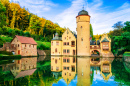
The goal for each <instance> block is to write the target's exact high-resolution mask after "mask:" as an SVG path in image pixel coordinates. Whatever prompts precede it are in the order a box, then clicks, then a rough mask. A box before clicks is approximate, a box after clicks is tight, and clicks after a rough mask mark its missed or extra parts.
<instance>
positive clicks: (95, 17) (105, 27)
mask: <svg viewBox="0 0 130 86" xmlns="http://www.w3.org/2000/svg"><path fill="white" fill-rule="evenodd" d="M85 1H86V0H74V1H72V5H71V6H70V7H69V8H68V9H66V10H64V11H63V12H62V13H60V14H59V15H57V16H56V17H55V19H54V21H55V22H57V23H59V25H61V26H62V27H64V26H66V27H69V28H70V30H72V31H76V18H75V17H76V16H77V14H78V12H79V11H80V10H81V9H82V6H83V4H84V5H85V6H86V5H87V3H85ZM102 5H103V1H102V0H94V1H93V2H92V3H88V5H87V8H86V10H87V11H88V13H89V15H90V16H91V20H90V23H91V24H92V27H93V31H94V32H93V33H94V34H102V33H106V32H109V31H110V30H113V28H112V26H113V25H114V24H115V23H116V22H118V21H124V22H125V21H128V20H130V15H129V14H130V4H129V3H127V2H126V3H124V4H123V5H122V6H121V7H119V8H117V10H116V11H114V12H106V11H105V9H106V8H109V7H101V6H102Z"/></svg>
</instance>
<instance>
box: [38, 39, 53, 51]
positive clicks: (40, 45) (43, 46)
mask: <svg viewBox="0 0 130 86" xmlns="http://www.w3.org/2000/svg"><path fill="white" fill-rule="evenodd" d="M36 42H37V44H38V45H37V49H40V50H50V47H51V43H50V42H40V41H36Z"/></svg>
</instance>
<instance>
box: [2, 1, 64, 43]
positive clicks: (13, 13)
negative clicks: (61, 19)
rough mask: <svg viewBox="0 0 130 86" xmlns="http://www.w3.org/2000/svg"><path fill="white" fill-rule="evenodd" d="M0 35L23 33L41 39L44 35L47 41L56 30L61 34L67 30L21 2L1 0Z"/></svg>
mask: <svg viewBox="0 0 130 86" xmlns="http://www.w3.org/2000/svg"><path fill="white" fill-rule="evenodd" d="M0 19H1V20H0V35H9V36H11V37H14V36H15V35H22V36H28V37H33V38H34V39H35V40H39V39H41V38H42V37H44V39H46V41H50V40H49V39H52V37H53V34H54V33H55V32H58V33H59V36H61V34H62V33H63V32H64V31H65V29H66V27H64V28H62V27H60V26H59V25H58V24H57V23H53V22H52V21H50V20H46V19H45V18H43V17H42V18H41V17H39V16H37V15H35V14H33V13H30V12H29V10H28V9H27V8H25V7H23V8H22V7H20V5H19V3H14V2H9V0H0Z"/></svg>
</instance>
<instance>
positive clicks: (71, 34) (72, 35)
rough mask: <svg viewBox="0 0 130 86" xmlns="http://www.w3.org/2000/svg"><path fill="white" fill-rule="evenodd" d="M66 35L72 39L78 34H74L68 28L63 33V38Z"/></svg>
mask: <svg viewBox="0 0 130 86" xmlns="http://www.w3.org/2000/svg"><path fill="white" fill-rule="evenodd" d="M64 37H66V39H67V38H68V39H69V37H71V39H73V40H75V39H76V37H77V35H76V34H73V33H72V32H71V31H70V30H69V29H66V31H65V32H64V33H63V35H62V40H64Z"/></svg>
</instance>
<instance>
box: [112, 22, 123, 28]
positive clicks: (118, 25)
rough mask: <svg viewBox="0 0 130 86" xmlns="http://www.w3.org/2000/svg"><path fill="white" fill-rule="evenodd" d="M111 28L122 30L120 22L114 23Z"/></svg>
mask: <svg viewBox="0 0 130 86" xmlns="http://www.w3.org/2000/svg"><path fill="white" fill-rule="evenodd" d="M112 27H113V28H114V29H122V28H123V24H122V21H119V22H117V23H115V24H114V25H113V26H112Z"/></svg>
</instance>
